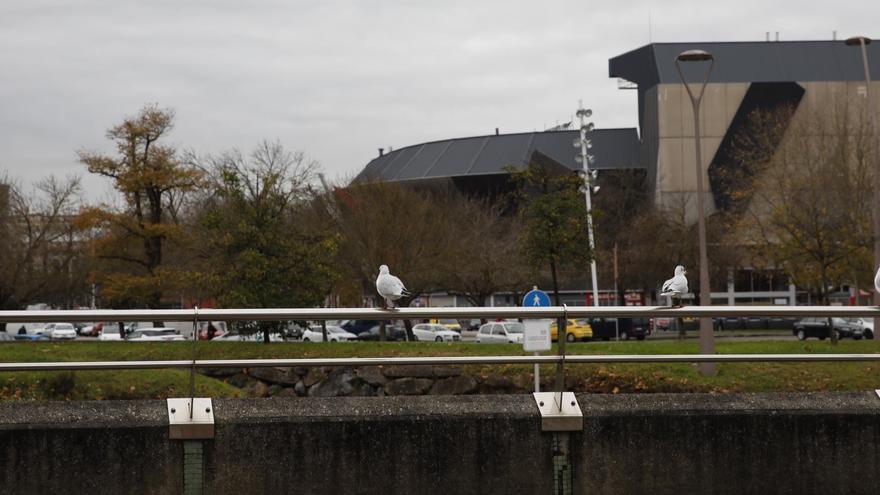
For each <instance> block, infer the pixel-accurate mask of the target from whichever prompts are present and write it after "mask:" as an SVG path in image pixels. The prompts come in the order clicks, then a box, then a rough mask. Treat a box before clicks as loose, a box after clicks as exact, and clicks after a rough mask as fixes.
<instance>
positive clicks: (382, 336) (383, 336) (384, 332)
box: [379, 320, 388, 342]
mask: <svg viewBox="0 0 880 495" xmlns="http://www.w3.org/2000/svg"><path fill="white" fill-rule="evenodd" d="M386 340H388V329H387V328H386V327H385V320H382V321H380V322H379V342H385V341H386Z"/></svg>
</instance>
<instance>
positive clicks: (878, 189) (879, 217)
mask: <svg viewBox="0 0 880 495" xmlns="http://www.w3.org/2000/svg"><path fill="white" fill-rule="evenodd" d="M845 43H846V44H847V46H858V47H861V51H862V66H863V67H864V68H865V110H866V113H867V114H868V117H867V123H868V133H869V135H873V133H874V132H876V129H877V125H876V122H875V121H874V113H875V112H874V108H873V107H871V70H870V69H869V68H868V49H867V46H868V45H870V44H871V38H868V37H866V36H853V37H851V38H847V40H846V42H845ZM872 209H873V210H874V215H873V216H874V218H873V220H874V267H878V266H880V162H878V163H877V169H876V170H874V207H873V208H872ZM856 297H858V294H856ZM874 304H876V305H880V292H877V291H874ZM878 325H880V318H874V328H878Z"/></svg>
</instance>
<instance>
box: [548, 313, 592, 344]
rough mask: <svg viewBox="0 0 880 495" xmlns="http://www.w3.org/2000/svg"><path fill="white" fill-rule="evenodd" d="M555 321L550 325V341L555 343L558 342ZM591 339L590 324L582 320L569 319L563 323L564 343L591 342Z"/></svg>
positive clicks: (557, 329)
mask: <svg viewBox="0 0 880 495" xmlns="http://www.w3.org/2000/svg"><path fill="white" fill-rule="evenodd" d="M556 325H557V323H556V320H553V322H552V323H550V340H551V341H553V342H556V341H557V340H559V335H558V333H559V328H557V326H556ZM592 338H593V327H591V326H590V322H589V321H588V320H586V319H583V318H578V319H570V320H566V322H565V341H566V342H574V341H576V340H583V341H587V340H591V339H592Z"/></svg>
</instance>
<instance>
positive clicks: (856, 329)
mask: <svg viewBox="0 0 880 495" xmlns="http://www.w3.org/2000/svg"><path fill="white" fill-rule="evenodd" d="M854 320H855V318H838V317H835V318H831V322H832V324H833V325H834V331H835V332H837V338H839V339H842V338H847V337H849V338H852V339H855V340H859V339H861V338H862V337H863V335H864V333H863V329H862V327H861V326H860V325H859V324H858V323H857V322H856V321H854ZM792 334H794V336H795V337H797V338H798V340H805V339H808V338H810V337H817V338H818V339H820V340H825V339H826V338H828V337H830V334H829V332H828V318H826V317H808V318H802V319H801V320H799V321H798V322H797V323H795V324H794V328H793V329H792Z"/></svg>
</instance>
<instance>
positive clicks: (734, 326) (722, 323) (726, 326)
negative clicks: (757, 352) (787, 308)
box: [712, 316, 794, 330]
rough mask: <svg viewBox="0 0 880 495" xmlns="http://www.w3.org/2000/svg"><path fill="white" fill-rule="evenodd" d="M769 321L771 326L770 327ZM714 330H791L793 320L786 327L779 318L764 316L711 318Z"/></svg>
mask: <svg viewBox="0 0 880 495" xmlns="http://www.w3.org/2000/svg"><path fill="white" fill-rule="evenodd" d="M771 321H772V324H773V325H776V326H772V327H771ZM712 322H713V324H714V326H715V329H716V330H755V329H768V328H791V327H792V325H793V324H794V320H792V321H790V322H789V324H788V326H787V327H786V326H785V323H784V322H783V320H782V319H781V318H778V317H777V318H774V319H772V320H771V318H768V317H766V316H723V317H716V318H712Z"/></svg>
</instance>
